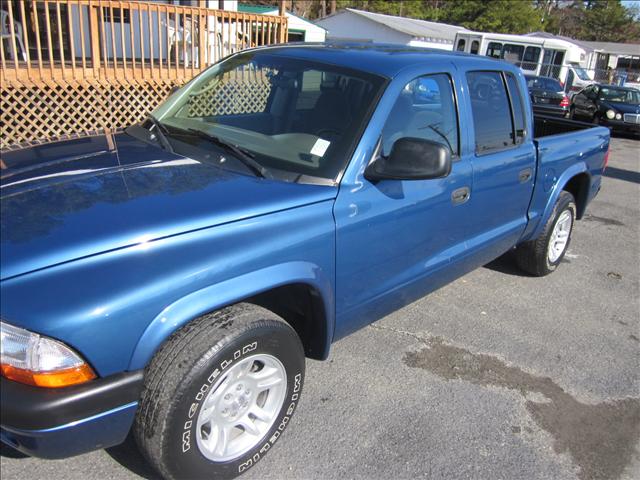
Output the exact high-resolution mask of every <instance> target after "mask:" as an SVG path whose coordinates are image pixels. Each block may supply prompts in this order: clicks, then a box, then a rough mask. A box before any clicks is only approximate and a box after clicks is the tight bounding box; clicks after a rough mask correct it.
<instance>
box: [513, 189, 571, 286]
mask: <svg viewBox="0 0 640 480" xmlns="http://www.w3.org/2000/svg"><path fill="white" fill-rule="evenodd" d="M575 219H576V203H575V199H574V198H573V195H571V194H570V193H569V192H565V191H563V192H561V193H560V196H559V197H558V201H557V202H556V204H555V206H554V208H553V212H552V213H551V216H550V217H549V220H548V221H547V223H546V225H545V227H544V230H543V231H542V233H541V234H540V236H539V237H538V238H536V239H535V240H530V241H528V242H524V243H522V244H520V245H518V247H517V248H516V262H517V264H518V266H519V267H520V268H521V269H522V270H524V271H525V272H527V273H530V274H531V275H535V276H537V277H542V276H545V275H548V274H550V273H551V272H553V271H554V270H555V269H556V268H557V267H558V265H560V262H561V261H562V259H563V258H564V256H565V254H566V253H567V249H568V248H569V242H570V241H571V232H572V231H573V224H574V223H575Z"/></svg>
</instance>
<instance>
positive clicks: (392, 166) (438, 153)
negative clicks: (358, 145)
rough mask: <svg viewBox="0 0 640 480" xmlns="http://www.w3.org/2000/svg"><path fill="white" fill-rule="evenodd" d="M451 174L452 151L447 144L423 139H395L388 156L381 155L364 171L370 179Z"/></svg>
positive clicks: (435, 176) (395, 178) (413, 178)
mask: <svg viewBox="0 0 640 480" xmlns="http://www.w3.org/2000/svg"><path fill="white" fill-rule="evenodd" d="M449 173H451V152H450V151H449V149H448V148H447V147H445V146H444V145H442V144H440V143H437V142H433V141H431V140H424V139H421V138H412V137H404V138H400V139H398V140H396V141H395V143H394V144H393V147H392V148H391V153H390V154H389V156H388V157H383V156H379V157H378V158H376V159H375V160H374V161H373V162H371V163H370V164H369V166H368V167H367V169H366V170H365V172H364V176H365V178H366V179H367V180H370V181H373V182H377V181H379V180H428V179H431V178H442V177H446V176H447V175H449Z"/></svg>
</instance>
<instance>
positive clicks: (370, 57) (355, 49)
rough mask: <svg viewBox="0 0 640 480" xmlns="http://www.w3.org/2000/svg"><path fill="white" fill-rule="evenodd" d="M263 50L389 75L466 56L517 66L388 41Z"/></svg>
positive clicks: (490, 61)
mask: <svg viewBox="0 0 640 480" xmlns="http://www.w3.org/2000/svg"><path fill="white" fill-rule="evenodd" d="M260 50H263V51H264V50H271V51H276V52H277V53H278V54H279V55H285V56H291V57H296V58H303V59H306V60H312V61H319V62H325V63H330V64H334V65H339V66H342V67H347V68H355V69H358V70H362V71H365V72H369V73H374V74H377V75H382V76H385V77H389V78H391V77H394V76H395V75H396V74H397V73H398V72H400V71H401V70H404V69H405V68H407V67H411V66H417V65H421V64H424V62H429V63H430V64H432V65H433V64H434V63H437V62H442V63H445V62H446V63H449V62H451V61H453V60H461V59H465V60H469V61H473V62H474V63H477V64H479V65H484V66H485V67H488V68H495V67H496V62H500V64H501V65H502V66H501V68H503V67H505V66H506V67H507V69H512V67H513V66H512V65H511V64H509V63H507V62H501V61H500V60H496V59H493V58H489V57H484V56H478V55H471V54H469V53H463V52H451V51H447V50H438V49H434V48H423V47H408V46H406V45H397V44H384V43H358V42H325V43H291V44H286V45H274V46H271V47H266V48H260Z"/></svg>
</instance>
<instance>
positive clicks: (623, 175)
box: [604, 167, 640, 183]
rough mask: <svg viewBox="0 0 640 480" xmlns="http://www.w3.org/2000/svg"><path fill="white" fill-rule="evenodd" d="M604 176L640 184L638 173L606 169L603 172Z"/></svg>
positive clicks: (620, 169)
mask: <svg viewBox="0 0 640 480" xmlns="http://www.w3.org/2000/svg"><path fill="white" fill-rule="evenodd" d="M604 176H605V177H609V178H615V179H617V180H624V181H626V182H632V183H640V172H634V171H632V170H624V169H622V168H616V167H607V169H606V170H605V171H604Z"/></svg>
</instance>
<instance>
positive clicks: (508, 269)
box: [484, 250, 531, 277]
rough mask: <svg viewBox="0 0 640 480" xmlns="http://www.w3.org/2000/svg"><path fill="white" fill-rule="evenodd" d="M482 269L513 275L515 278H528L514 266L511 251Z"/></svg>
mask: <svg viewBox="0 0 640 480" xmlns="http://www.w3.org/2000/svg"><path fill="white" fill-rule="evenodd" d="M484 268H488V269H489V270H493V271H494V272H499V273H505V274H507V275H513V276H515V277H530V276H531V275H529V274H528V273H526V272H524V271H522V270H520V269H519V268H518V265H516V259H515V256H514V253H513V250H511V251H509V252H507V253H505V254H504V255H502V256H501V257H498V258H496V259H495V260H493V261H491V262H489V263H487V264H486V265H485V266H484Z"/></svg>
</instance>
